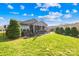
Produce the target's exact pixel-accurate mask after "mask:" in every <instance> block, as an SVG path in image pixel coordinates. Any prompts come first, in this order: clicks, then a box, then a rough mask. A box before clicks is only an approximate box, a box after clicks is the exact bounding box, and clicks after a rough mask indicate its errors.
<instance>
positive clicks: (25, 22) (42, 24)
mask: <svg viewBox="0 0 79 59" xmlns="http://www.w3.org/2000/svg"><path fill="white" fill-rule="evenodd" d="M20 23H21V24H23V25H38V26H47V24H46V23H44V22H42V21H38V20H36V19H30V20H27V21H22V22H20Z"/></svg>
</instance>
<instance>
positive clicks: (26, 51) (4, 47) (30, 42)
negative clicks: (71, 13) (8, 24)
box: [0, 33, 79, 56]
mask: <svg viewBox="0 0 79 59" xmlns="http://www.w3.org/2000/svg"><path fill="white" fill-rule="evenodd" d="M0 55H3V56H5V55H6V56H10V55H11V56H61V55H62V56H65V55H68V56H76V55H79V38H73V37H69V36H64V35H59V34H56V33H49V34H45V35H41V36H39V37H33V38H28V39H22V38H20V39H16V40H11V41H9V40H8V39H4V38H3V37H2V34H0Z"/></svg>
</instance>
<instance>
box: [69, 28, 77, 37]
mask: <svg viewBox="0 0 79 59" xmlns="http://www.w3.org/2000/svg"><path fill="white" fill-rule="evenodd" d="M71 36H73V37H77V36H78V30H77V28H76V27H72V28H71Z"/></svg>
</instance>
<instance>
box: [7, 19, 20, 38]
mask: <svg viewBox="0 0 79 59" xmlns="http://www.w3.org/2000/svg"><path fill="white" fill-rule="evenodd" d="M6 36H7V38H8V39H16V38H19V37H20V36H21V31H20V25H19V23H18V22H17V21H16V20H14V19H11V20H10V24H9V26H8V27H7V29H6Z"/></svg>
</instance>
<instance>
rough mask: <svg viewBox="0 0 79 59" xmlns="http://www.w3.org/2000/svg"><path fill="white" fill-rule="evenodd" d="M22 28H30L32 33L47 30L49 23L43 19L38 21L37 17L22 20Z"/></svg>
mask: <svg viewBox="0 0 79 59" xmlns="http://www.w3.org/2000/svg"><path fill="white" fill-rule="evenodd" d="M20 25H21V30H26V31H27V30H29V31H30V32H32V33H37V32H41V31H45V29H46V27H47V24H46V23H44V22H43V21H38V20H36V19H30V20H27V21H21V22H20Z"/></svg>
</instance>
